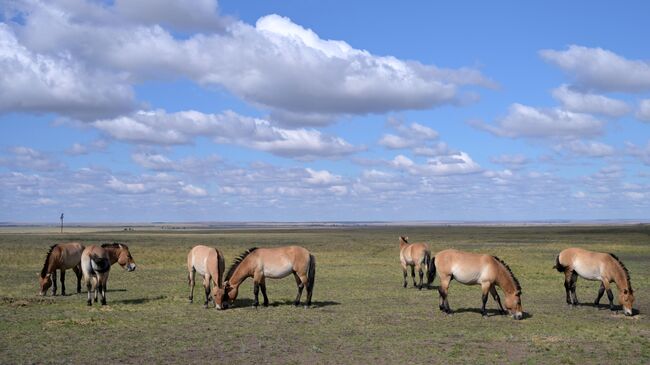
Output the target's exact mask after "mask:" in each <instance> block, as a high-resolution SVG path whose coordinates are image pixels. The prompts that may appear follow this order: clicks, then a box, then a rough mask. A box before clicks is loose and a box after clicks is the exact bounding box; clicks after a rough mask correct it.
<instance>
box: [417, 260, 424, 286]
mask: <svg viewBox="0 0 650 365" xmlns="http://www.w3.org/2000/svg"><path fill="white" fill-rule="evenodd" d="M417 266H418V267H417V269H418V275H419V276H420V284H419V285H418V289H420V290H422V279H423V278H424V272H423V271H422V264H418V265H417Z"/></svg>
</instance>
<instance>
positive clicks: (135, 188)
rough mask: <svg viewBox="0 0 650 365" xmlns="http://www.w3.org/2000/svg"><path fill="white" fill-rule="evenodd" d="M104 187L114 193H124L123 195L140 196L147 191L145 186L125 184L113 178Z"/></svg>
mask: <svg viewBox="0 0 650 365" xmlns="http://www.w3.org/2000/svg"><path fill="white" fill-rule="evenodd" d="M106 186H107V187H108V188H109V189H111V190H113V191H115V192H116V193H125V194H140V193H144V192H146V191H147V189H146V188H145V185H144V184H142V183H125V182H123V181H121V180H119V179H117V178H116V177H115V176H111V178H110V179H109V180H108V181H107V182H106Z"/></svg>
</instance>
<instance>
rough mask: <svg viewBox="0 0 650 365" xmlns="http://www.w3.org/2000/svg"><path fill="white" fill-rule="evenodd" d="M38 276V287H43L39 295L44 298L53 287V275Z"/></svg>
mask: <svg viewBox="0 0 650 365" xmlns="http://www.w3.org/2000/svg"><path fill="white" fill-rule="evenodd" d="M37 275H38V285H39V286H40V287H41V290H40V291H39V292H38V294H39V295H41V296H43V295H45V293H46V292H47V289H49V288H50V286H52V273H47V274H45V276H41V274H37Z"/></svg>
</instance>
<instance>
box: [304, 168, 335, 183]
mask: <svg viewBox="0 0 650 365" xmlns="http://www.w3.org/2000/svg"><path fill="white" fill-rule="evenodd" d="M305 171H306V172H307V173H308V174H309V177H307V178H305V182H307V183H309V184H312V185H334V184H339V183H341V181H342V178H341V176H339V175H334V174H332V173H331V172H329V171H327V170H320V171H317V170H312V169H310V168H306V169H305Z"/></svg>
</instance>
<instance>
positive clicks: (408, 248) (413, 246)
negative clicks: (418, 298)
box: [399, 236, 433, 290]
mask: <svg viewBox="0 0 650 365" xmlns="http://www.w3.org/2000/svg"><path fill="white" fill-rule="evenodd" d="M399 261H400V263H401V264H402V273H403V274H404V287H405V288H406V287H407V285H408V284H407V283H406V277H407V276H408V274H407V273H406V272H407V269H408V267H409V266H410V267H411V277H412V278H413V286H417V287H418V289H420V290H422V277H423V276H424V271H423V268H424V267H425V266H426V268H427V286H428V285H431V282H432V281H433V276H430V275H429V274H428V273H429V271H430V270H428V269H429V267H430V266H431V251H430V250H429V246H428V245H427V244H426V243H408V237H404V236H400V237H399ZM415 270H417V271H418V274H419V276H420V284H415Z"/></svg>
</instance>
